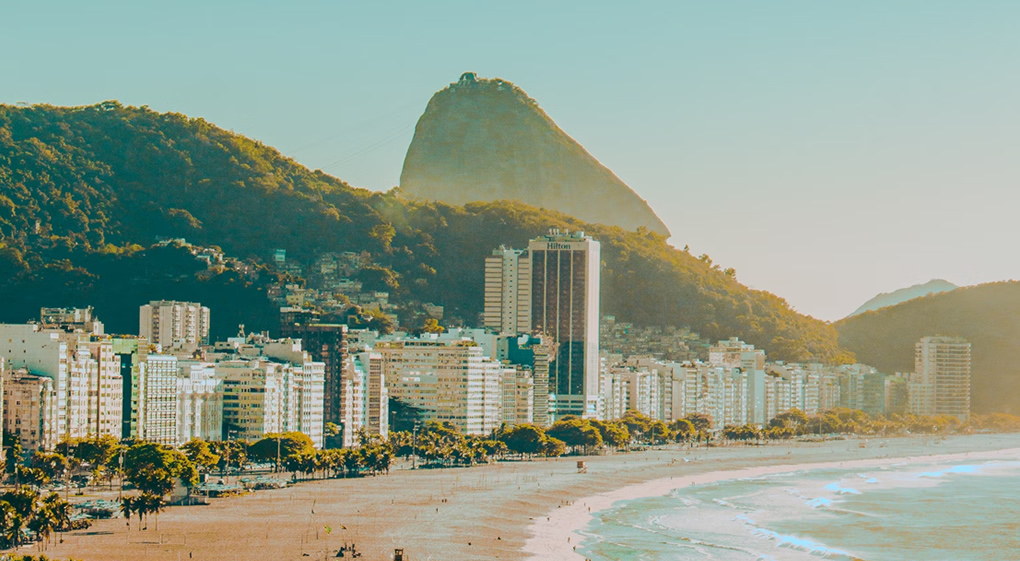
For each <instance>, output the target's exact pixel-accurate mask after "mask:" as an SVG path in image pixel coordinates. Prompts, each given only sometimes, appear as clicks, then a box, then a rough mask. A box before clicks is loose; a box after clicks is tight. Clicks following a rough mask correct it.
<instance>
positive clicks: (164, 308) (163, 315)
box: [138, 300, 209, 354]
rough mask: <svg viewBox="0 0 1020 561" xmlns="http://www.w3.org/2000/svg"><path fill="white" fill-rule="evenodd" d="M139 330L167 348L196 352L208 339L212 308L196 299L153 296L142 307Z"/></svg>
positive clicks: (172, 350) (152, 341)
mask: <svg viewBox="0 0 1020 561" xmlns="http://www.w3.org/2000/svg"><path fill="white" fill-rule="evenodd" d="M138 334H139V336H140V337H144V338H145V339H146V340H148V341H149V342H150V343H151V344H153V345H159V346H160V348H161V349H162V350H163V351H164V352H174V353H183V354H190V353H193V352H195V351H196V350H198V348H199V347H200V346H201V345H204V344H208V343H209V308H206V307H205V306H203V305H201V304H199V303H196V302H177V301H174V300H153V301H152V302H149V303H148V304H146V305H144V306H141V308H140V309H139V317H138Z"/></svg>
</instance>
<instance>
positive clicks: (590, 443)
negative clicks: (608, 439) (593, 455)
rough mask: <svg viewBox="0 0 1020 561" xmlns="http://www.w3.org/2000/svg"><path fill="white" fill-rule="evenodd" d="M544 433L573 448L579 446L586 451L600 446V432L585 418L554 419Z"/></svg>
mask: <svg viewBox="0 0 1020 561" xmlns="http://www.w3.org/2000/svg"><path fill="white" fill-rule="evenodd" d="M545 433H546V434H547V435H548V436H549V437H550V438H555V439H558V440H562V441H563V444H564V445H566V446H569V447H570V448H573V449H575V450H576V449H578V448H581V449H583V451H584V452H587V451H588V449H589V448H597V447H599V446H602V433H601V432H600V431H599V429H598V428H596V427H593V426H592V425H591V423H590V422H589V421H588V420H587V419H569V420H560V421H556V422H555V423H553V425H552V426H551V427H549V428H548V429H547V430H546V431H545Z"/></svg>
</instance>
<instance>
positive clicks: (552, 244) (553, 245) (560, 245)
mask: <svg viewBox="0 0 1020 561" xmlns="http://www.w3.org/2000/svg"><path fill="white" fill-rule="evenodd" d="M546 248H547V249H574V248H573V247H571V246H570V244H568V243H558V242H549V245H547V246H546Z"/></svg>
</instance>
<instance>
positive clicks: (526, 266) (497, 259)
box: [485, 247, 531, 334]
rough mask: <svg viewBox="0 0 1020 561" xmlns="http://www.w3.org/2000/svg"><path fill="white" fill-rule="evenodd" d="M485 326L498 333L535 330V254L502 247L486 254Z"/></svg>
mask: <svg viewBox="0 0 1020 561" xmlns="http://www.w3.org/2000/svg"><path fill="white" fill-rule="evenodd" d="M485 327H486V328H487V329H492V330H494V331H496V332H497V333H507V334H517V333H531V257H530V255H529V253H528V251H526V250H522V249H508V248H506V247H500V248H499V249H494V250H493V251H492V255H491V256H489V257H486V258H485Z"/></svg>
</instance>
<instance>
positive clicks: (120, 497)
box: [117, 448, 124, 501]
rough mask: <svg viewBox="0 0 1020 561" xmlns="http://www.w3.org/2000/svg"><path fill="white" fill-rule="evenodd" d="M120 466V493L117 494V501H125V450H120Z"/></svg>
mask: <svg viewBox="0 0 1020 561" xmlns="http://www.w3.org/2000/svg"><path fill="white" fill-rule="evenodd" d="M118 463H119V464H120V491H118V492H117V500H118V501H120V500H123V498H124V449H123V448H121V449H120V458H119V459H118Z"/></svg>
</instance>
